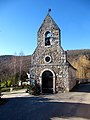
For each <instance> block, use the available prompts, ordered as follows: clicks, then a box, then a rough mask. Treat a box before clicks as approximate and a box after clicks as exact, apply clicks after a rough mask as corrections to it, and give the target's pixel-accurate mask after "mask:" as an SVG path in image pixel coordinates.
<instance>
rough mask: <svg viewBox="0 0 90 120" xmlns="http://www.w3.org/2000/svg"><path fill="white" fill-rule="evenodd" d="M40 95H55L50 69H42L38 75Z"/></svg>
mask: <svg viewBox="0 0 90 120" xmlns="http://www.w3.org/2000/svg"><path fill="white" fill-rule="evenodd" d="M40 85H41V93H55V74H54V72H53V71H52V70H50V69H44V70H43V71H42V72H41V74H40Z"/></svg>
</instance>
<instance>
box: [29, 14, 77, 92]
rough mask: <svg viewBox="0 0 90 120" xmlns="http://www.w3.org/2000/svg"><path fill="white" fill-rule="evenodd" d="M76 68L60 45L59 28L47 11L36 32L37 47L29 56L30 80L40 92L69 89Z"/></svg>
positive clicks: (73, 84)
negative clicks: (37, 86) (36, 85)
mask: <svg viewBox="0 0 90 120" xmlns="http://www.w3.org/2000/svg"><path fill="white" fill-rule="evenodd" d="M75 78H76V69H75V68H74V67H73V66H72V65H71V64H70V63H69V62H68V61H67V54H66V52H65V51H64V50H63V48H62V47H61V30H60V28H59V27H58V25H57V24H56V23H55V21H54V20H53V19H52V17H51V16H50V14H49V13H48V14H47V16H46V17H45V19H44V21H43V23H42V24H41V27H40V28H39V30H38V32H37V48H36V49H35V51H34V53H33V54H32V56H31V65H30V82H31V83H32V82H34V81H36V83H37V84H38V85H39V86H40V92H41V93H59V92H66V91H70V90H71V89H72V88H73V87H74V86H75V84H76V80H75Z"/></svg>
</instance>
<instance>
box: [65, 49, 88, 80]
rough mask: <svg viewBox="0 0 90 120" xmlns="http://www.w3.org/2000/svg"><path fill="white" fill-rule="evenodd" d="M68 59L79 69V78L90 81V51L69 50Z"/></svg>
mask: <svg viewBox="0 0 90 120" xmlns="http://www.w3.org/2000/svg"><path fill="white" fill-rule="evenodd" d="M67 59H68V61H69V62H70V63H71V64H72V66H74V67H75V68H76V69H77V78H83V79H84V78H87V79H90V49H84V50H68V51H67Z"/></svg>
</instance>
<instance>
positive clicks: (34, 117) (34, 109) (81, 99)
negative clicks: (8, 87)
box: [0, 84, 90, 120]
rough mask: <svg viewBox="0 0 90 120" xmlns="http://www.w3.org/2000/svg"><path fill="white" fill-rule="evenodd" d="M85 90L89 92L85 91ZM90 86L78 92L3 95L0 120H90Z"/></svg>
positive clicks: (82, 87) (22, 91)
mask: <svg viewBox="0 0 90 120" xmlns="http://www.w3.org/2000/svg"><path fill="white" fill-rule="evenodd" d="M85 88H86V89H87V91H85ZM89 90H90V84H85V85H81V86H79V87H77V89H76V92H69V93H61V94H55V95H53V94H52V95H40V96H31V95H29V94H28V93H25V90H20V91H17V92H11V93H6V94H5V93H3V96H2V98H6V99H7V100H8V102H7V103H6V104H4V105H1V106H0V120H90V91H89Z"/></svg>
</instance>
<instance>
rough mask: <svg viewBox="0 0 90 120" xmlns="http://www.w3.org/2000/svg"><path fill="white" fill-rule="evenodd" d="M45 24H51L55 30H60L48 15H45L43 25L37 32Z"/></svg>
mask: <svg viewBox="0 0 90 120" xmlns="http://www.w3.org/2000/svg"><path fill="white" fill-rule="evenodd" d="M45 23H52V24H53V25H54V28H55V29H60V28H59V27H58V25H57V24H56V23H55V21H54V20H53V18H52V17H51V16H50V14H49V13H48V14H47V15H46V17H45V19H44V20H43V23H42V24H41V26H40V28H39V30H40V29H41V28H42V27H43V25H44V24H45ZM39 30H38V31H39Z"/></svg>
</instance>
